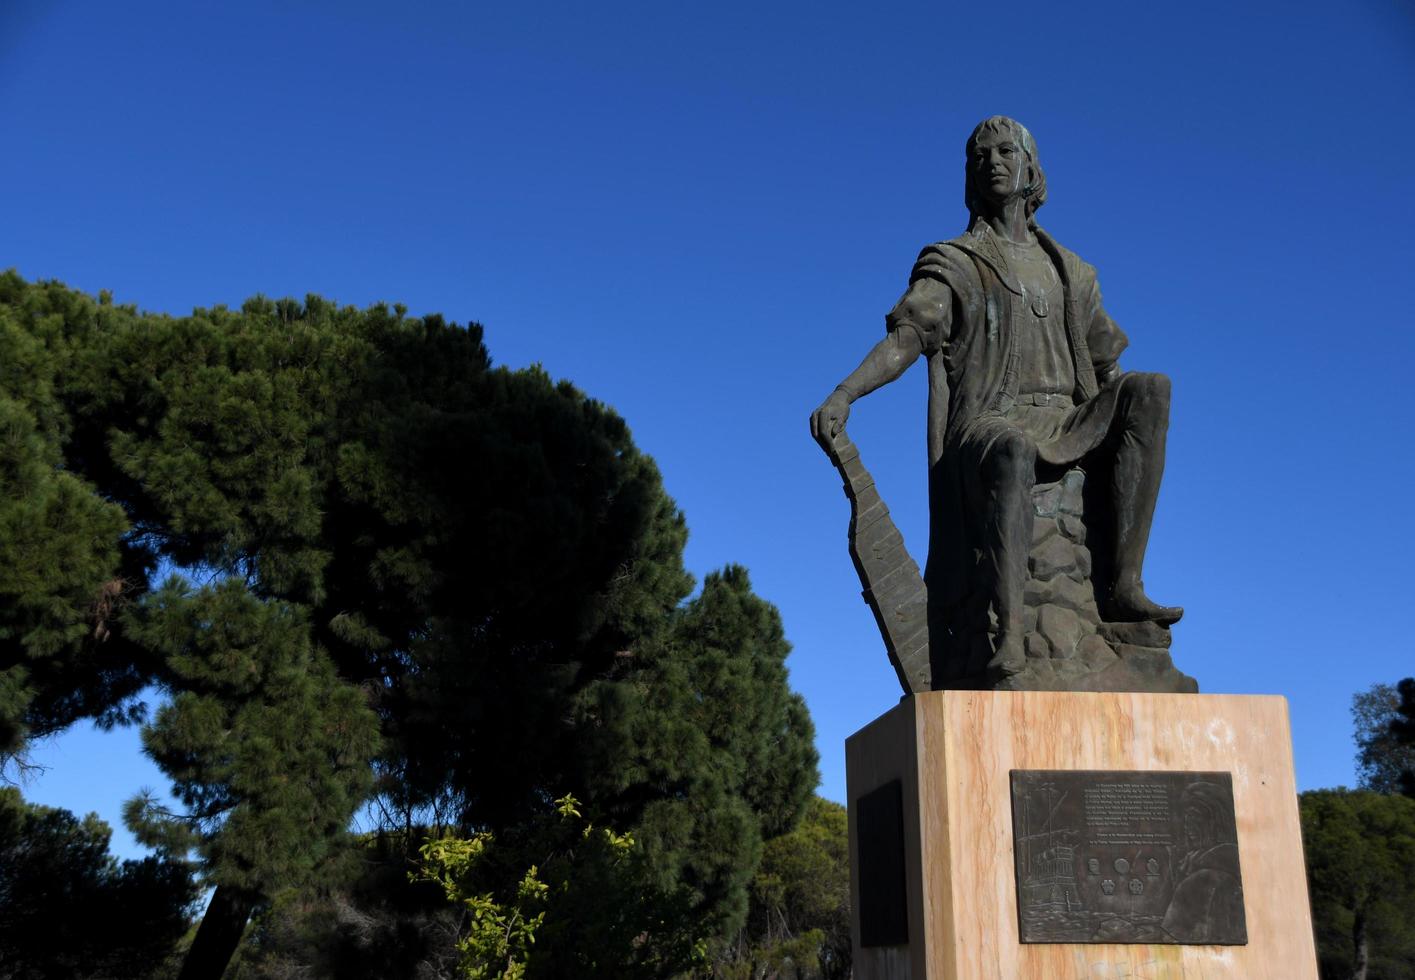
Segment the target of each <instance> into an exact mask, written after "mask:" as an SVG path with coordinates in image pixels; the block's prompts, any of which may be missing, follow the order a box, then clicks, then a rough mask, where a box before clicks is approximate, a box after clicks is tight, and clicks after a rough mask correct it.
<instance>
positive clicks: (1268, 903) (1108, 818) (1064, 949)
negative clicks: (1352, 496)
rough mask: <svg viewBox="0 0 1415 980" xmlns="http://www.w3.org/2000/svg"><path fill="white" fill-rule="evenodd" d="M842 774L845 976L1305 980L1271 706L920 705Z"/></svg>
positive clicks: (1295, 850)
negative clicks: (1222, 802) (1218, 795)
mask: <svg viewBox="0 0 1415 980" xmlns="http://www.w3.org/2000/svg"><path fill="white" fill-rule="evenodd" d="M845 758H846V773H847V777H846V778H847V784H848V790H847V792H848V797H849V801H850V805H849V810H850V872H851V874H850V883H851V906H852V909H853V913H852V915H853V923H852V925H853V935H854V964H855V976H856V977H857V978H859V980H945V978H946V980H981V978H988V980H1073V978H1074V980H1090V978H1101V977H1105V978H1114V977H1130V978H1146V980H1183V978H1190V977H1204V978H1212V980H1217V978H1235V980H1240V978H1241V980H1266V978H1270V980H1316V977H1317V967H1316V948H1315V945H1314V942H1313V937H1312V923H1311V915H1310V909H1309V906H1308V899H1307V886H1306V876H1305V870H1304V866H1303V857H1302V839H1301V832H1300V826H1299V823H1298V813H1297V788H1296V783H1295V779H1294V776H1293V769H1292V750H1291V737H1290V734H1289V727H1288V719H1287V703H1286V700H1285V699H1283V698H1280V697H1269V696H1264V697H1251V696H1231V695H1198V694H1189V695H1175V694H1143V693H1128V694H1124V693H1086V692H1051V691H934V692H928V693H924V694H919V695H914V696H912V697H908V698H905V699H904V700H903V701H901V702H900V704H899V705H898V706H896V707H895V708H894V709H892V710H891V711H889V712H887V713H886V714H884V715H882V716H881V717H880V718H878V719H876V720H875V721H874V722H872V723H871V724H870V725H868V726H866V727H865V728H863V729H861V730H860V731H859V732H856V733H855V734H854V735H852V736H851V737H850V738H849V739H848V740H847V741H846V743H845ZM1056 770H1067V772H1055V771H1056ZM1201 784H1202V785H1203V786H1205V787H1211V786H1213V785H1219V784H1222V785H1223V786H1225V787H1227V786H1229V785H1230V784H1231V790H1227V792H1229V794H1230V795H1229V797H1228V803H1227V806H1228V807H1229V816H1228V818H1227V827H1228V828H1229V829H1228V830H1227V831H1224V830H1223V829H1222V828H1220V829H1219V830H1218V831H1217V835H1218V838H1217V839H1213V837H1212V835H1213V833H1215V832H1214V831H1212V830H1211V829H1205V827H1204V826H1202V824H1203V823H1204V821H1203V820H1201V819H1200V816H1202V813H1201V814H1200V816H1195V815H1194V813H1195V812H1198V811H1200V810H1202V808H1201V807H1196V806H1195V804H1194V803H1193V801H1192V800H1191V798H1190V796H1189V794H1188V791H1187V790H1185V791H1183V792H1182V793H1181V790H1180V789H1179V788H1174V789H1173V790H1167V789H1164V788H1163V787H1164V786H1165V785H1170V786H1174V787H1182V786H1185V785H1188V786H1190V787H1193V786H1198V785H1201ZM1019 786H1022V787H1023V790H1022V792H1033V793H1036V792H1041V793H1042V794H1043V796H1042V797H1041V799H1042V800H1043V802H1045V801H1046V800H1048V799H1049V800H1053V801H1055V803H1056V806H1055V808H1049V807H1048V806H1045V805H1043V806H1041V807H1037V806H1035V805H1034V804H1033V803H1031V802H1025V803H1022V804H1018V805H1014V801H1016V800H1018V799H1029V798H1026V797H1019V796H1018V795H1017V793H1018V787H1019ZM1039 786H1041V787H1043V789H1041V790H1037V789H1036V787H1039ZM1083 787H1084V788H1083ZM1156 787H1160V788H1156ZM1046 794H1050V796H1047V795H1046ZM1198 795H1202V794H1198ZM1067 798H1069V803H1068V802H1066V800H1067ZM1156 801H1158V802H1156ZM1068 806H1069V808H1070V809H1069V810H1067V809H1065V808H1066V807H1068ZM1166 807H1167V809H1166ZM1068 814H1069V815H1068ZM1068 821H1070V822H1069V823H1068ZM1219 822H1220V823H1222V821H1219ZM1225 836H1231V837H1234V838H1235V839H1233V840H1228V841H1225V840H1223V838H1224V837H1225ZM1107 848H1109V850H1107ZM1131 851H1133V853H1130V852H1131ZM1224 854H1226V855H1228V857H1227V865H1225V864H1224V862H1223V861H1221V860H1219V859H1218V858H1217V857H1215V855H1224ZM1121 855H1124V856H1121ZM1240 865H1241V882H1240V881H1239V879H1238V875H1239V866H1240ZM1019 893H1020V897H1019ZM1180 906H1182V907H1180ZM1019 910H1020V911H1021V912H1022V913H1023V915H1021V916H1020V917H1019ZM1058 923H1061V924H1063V925H1058ZM1063 926H1064V927H1063ZM1058 929H1059V930H1060V931H1058ZM1068 929H1069V930H1072V932H1071V933H1068V932H1067V931H1066V930H1068ZM1077 929H1079V930H1081V932H1080V933H1075V935H1081V936H1084V938H1080V939H1079V940H1078V941H1061V940H1058V939H1057V938H1055V937H1056V936H1058V935H1060V936H1063V937H1066V938H1068V939H1070V938H1072V934H1073V933H1074V932H1075V930H1077ZM1048 930H1050V931H1048ZM1218 943H1225V944H1226V945H1218Z"/></svg>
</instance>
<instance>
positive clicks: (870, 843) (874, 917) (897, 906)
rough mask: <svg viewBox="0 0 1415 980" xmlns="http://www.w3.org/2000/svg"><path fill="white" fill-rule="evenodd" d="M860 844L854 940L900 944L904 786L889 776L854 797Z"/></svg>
mask: <svg viewBox="0 0 1415 980" xmlns="http://www.w3.org/2000/svg"><path fill="white" fill-rule="evenodd" d="M855 814H856V820H857V821H858V824H857V826H858V830H857V831H856V840H857V842H858V847H859V849H860V945H861V946H905V945H907V944H908V942H909V905H908V900H907V898H906V897H905V882H904V785H903V783H901V782H900V781H899V780H897V779H895V780H892V781H890V782H888V783H885V784H884V785H883V786H881V787H880V788H879V789H876V790H873V791H871V792H869V793H866V794H865V795H864V796H862V797H860V798H859V799H858V800H856V801H855Z"/></svg>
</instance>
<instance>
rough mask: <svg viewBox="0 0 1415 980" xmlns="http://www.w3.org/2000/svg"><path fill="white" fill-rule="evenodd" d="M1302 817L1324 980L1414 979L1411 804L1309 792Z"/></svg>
mask: <svg viewBox="0 0 1415 980" xmlns="http://www.w3.org/2000/svg"><path fill="white" fill-rule="evenodd" d="M1301 813H1302V839H1303V845H1304V847H1305V850H1306V854H1307V882H1308V887H1309V889H1310V891H1311V896H1312V915H1313V919H1314V921H1315V923H1316V929H1317V949H1318V955H1319V958H1320V961H1321V968H1322V974H1323V976H1329V977H1346V976H1352V975H1353V972H1354V971H1355V970H1356V969H1357V967H1358V966H1359V965H1361V964H1367V965H1368V969H1369V976H1371V977H1372V978H1373V980H1374V978H1381V980H1409V978H1412V977H1415V920H1412V918H1411V915H1410V910H1411V909H1412V908H1415V800H1410V799H1407V798H1405V797H1403V796H1390V795H1383V794H1378V793H1371V792H1359V791H1357V792H1352V791H1348V790H1340V789H1338V790H1313V791H1311V792H1307V793H1303V794H1302V797H1301Z"/></svg>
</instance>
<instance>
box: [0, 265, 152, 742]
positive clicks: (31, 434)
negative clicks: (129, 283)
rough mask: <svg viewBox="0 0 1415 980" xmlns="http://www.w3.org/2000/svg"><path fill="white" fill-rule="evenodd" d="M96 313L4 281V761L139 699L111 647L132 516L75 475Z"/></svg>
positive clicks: (0, 730)
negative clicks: (74, 408) (67, 362)
mask: <svg viewBox="0 0 1415 980" xmlns="http://www.w3.org/2000/svg"><path fill="white" fill-rule="evenodd" d="M95 309H96V306H95V304H94V303H93V302H92V301H91V300H89V299H87V298H86V297H83V296H79V295H78V294H75V293H70V292H69V291H67V290H63V289H53V290H43V289H39V288H36V287H29V286H27V285H26V284H25V283H24V282H23V281H22V280H20V279H19V278H18V277H17V276H15V275H14V273H6V274H4V275H0V762H3V761H4V760H5V759H6V758H7V757H9V756H11V755H14V754H16V753H22V752H23V747H24V743H25V741H26V739H27V738H28V737H31V736H36V735H43V734H47V733H50V732H54V731H57V730H59V729H61V728H63V727H64V726H65V725H67V724H69V723H71V722H72V721H74V720H75V719H76V718H78V717H83V716H85V715H88V716H103V714H104V713H105V712H106V711H108V710H110V709H111V708H113V706H114V705H115V704H116V703H117V702H118V701H120V700H121V699H122V697H123V696H124V695H126V694H130V693H131V692H132V691H133V690H135V686H134V683H133V677H132V676H131V672H130V671H129V670H128V669H126V667H125V665H124V664H123V652H122V651H121V650H119V651H108V650H106V649H105V647H104V642H103V641H104V640H105V639H106V638H107V636H108V630H107V625H106V621H107V617H108V614H109V613H110V612H111V611H112V608H113V607H114V606H115V605H116V604H117V603H118V602H119V601H120V600H121V597H122V596H123V594H124V592H125V591H126V580H125V577H124V574H123V572H124V569H123V563H122V561H121V560H120V550H119V540H120V538H121V536H122V535H123V533H124V532H125V531H126V530H127V526H126V523H125V521H124V514H123V511H122V509H121V508H120V507H118V506H116V505H115V504H113V503H111V502H109V501H107V500H105V499H103V497H102V496H101V495H100V494H98V493H96V492H95V489H94V487H93V486H92V485H91V484H90V483H89V482H88V481H86V480H85V479H83V478H82V477H81V476H80V475H79V474H76V473H74V472H71V471H69V470H67V469H66V468H65V467H64V450H65V448H66V445H67V443H68V440H69V436H70V423H69V419H68V415H67V413H66V411H65V406H64V403H63V399H62V396H61V391H60V386H61V382H62V377H61V375H62V371H61V368H62V366H63V363H64V358H65V354H66V352H67V347H68V344H67V338H66V331H65V326H66V323H67V322H68V321H70V320H74V319H77V320H82V319H84V318H92V317H93V315H94V311H95ZM109 654H112V655H109Z"/></svg>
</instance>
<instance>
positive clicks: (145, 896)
mask: <svg viewBox="0 0 1415 980" xmlns="http://www.w3.org/2000/svg"><path fill="white" fill-rule="evenodd" d="M110 837H111V832H110V830H109V828H108V825H107V824H105V823H103V821H101V820H99V819H98V818H97V817H96V816H95V815H93V814H89V815H88V816H87V817H84V818H83V819H79V818H78V817H75V816H74V815H73V814H72V813H70V812H69V811H68V810H61V809H57V808H54V807H46V806H38V805H35V804H32V803H26V802H25V801H24V800H23V799H21V797H20V794H19V791H18V790H15V789H13V788H10V787H3V788H0V974H3V975H4V976H5V977H7V978H12V980H31V978H33V980H40V978H46V977H71V978H76V980H77V978H83V977H95V978H98V977H109V978H115V977H116V978H134V980H136V978H138V977H146V976H148V975H149V971H150V970H151V969H152V967H153V965H154V964H155V963H157V962H159V961H160V960H161V959H162V958H163V957H164V956H165V955H166V954H167V951H168V949H169V948H170V947H171V946H172V944H173V943H175V942H176V940H177V939H178V938H179V937H180V936H181V935H182V933H183V932H185V931H186V929H187V914H188V911H189V909H190V907H191V905H192V903H193V902H195V900H196V897H197V894H196V887H195V885H194V883H193V881H192V877H191V871H190V869H189V868H188V867H187V866H186V865H185V864H183V863H181V862H174V861H165V860H162V859H160V858H157V857H148V858H144V859H142V860H140V861H132V860H128V861H121V862H120V861H118V860H117V859H115V858H114V857H113V856H112V855H111V854H110V853H109V852H108V842H109V839H110Z"/></svg>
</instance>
